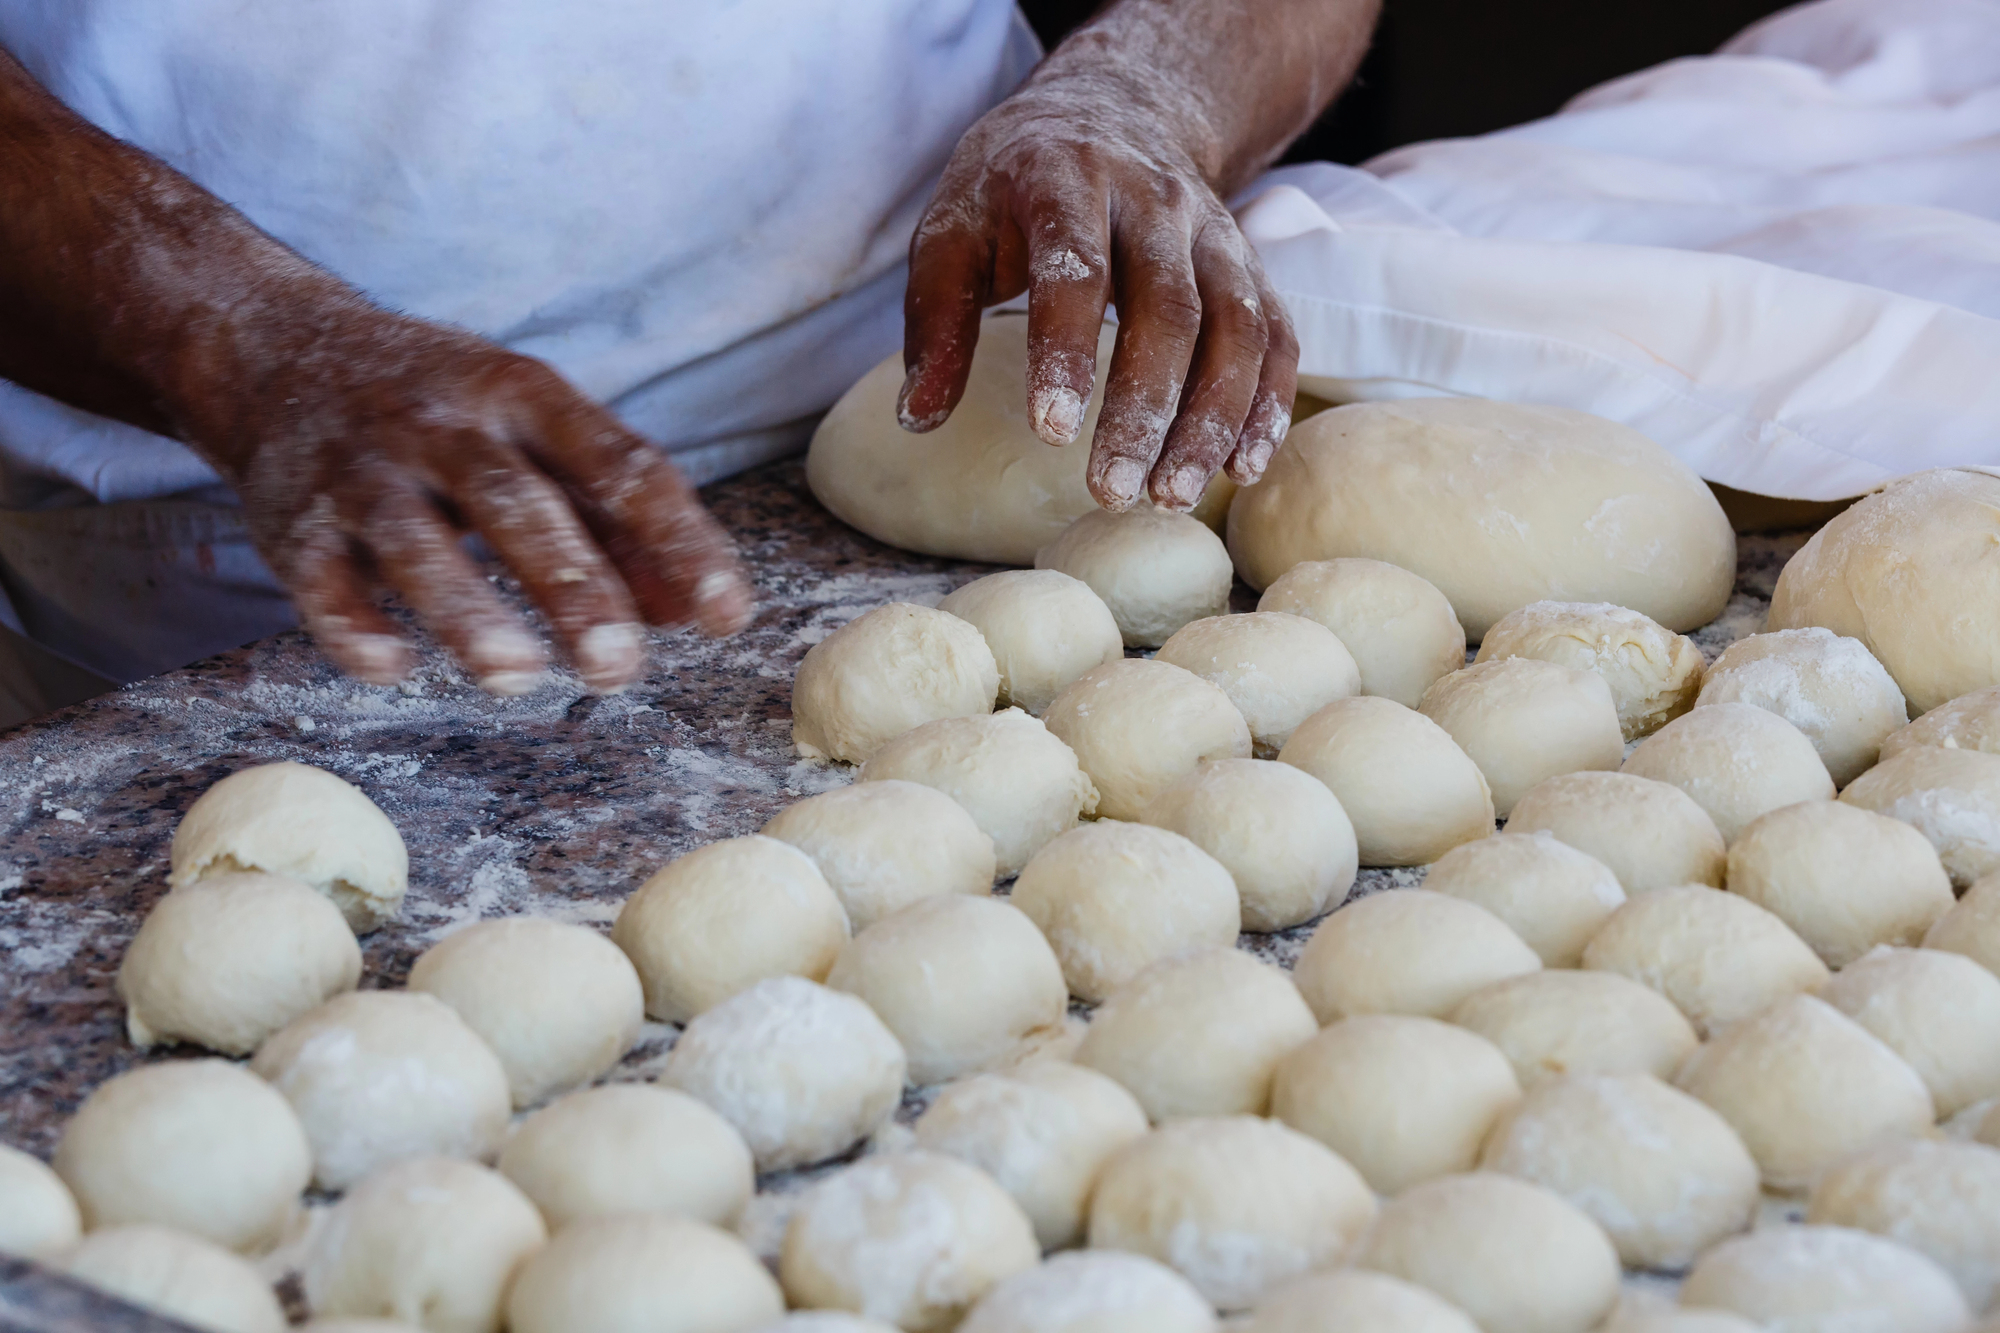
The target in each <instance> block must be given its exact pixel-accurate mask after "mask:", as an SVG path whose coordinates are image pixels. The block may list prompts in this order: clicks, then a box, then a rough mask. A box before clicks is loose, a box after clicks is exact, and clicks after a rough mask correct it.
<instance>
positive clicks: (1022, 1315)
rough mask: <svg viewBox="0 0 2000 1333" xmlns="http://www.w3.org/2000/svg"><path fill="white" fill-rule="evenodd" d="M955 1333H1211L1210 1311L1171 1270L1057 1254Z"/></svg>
mask: <svg viewBox="0 0 2000 1333" xmlns="http://www.w3.org/2000/svg"><path fill="white" fill-rule="evenodd" d="M958 1328H959V1333H1214V1330H1215V1328H1216V1322H1215V1311H1213V1310H1212V1309H1210V1308H1209V1305H1208V1302H1207V1301H1205V1300H1203V1299H1202V1295H1201V1293H1200V1292H1198V1291H1196V1290H1195V1289H1194V1288H1193V1287H1192V1286H1191V1285H1189V1283H1188V1280H1187V1279H1186V1278H1184V1277H1182V1276H1181V1275H1180V1274H1178V1273H1176V1272H1174V1270H1173V1269H1171V1268H1167V1267H1164V1266H1162V1265H1160V1264H1156V1263H1154V1262H1153V1261H1152V1260H1151V1259H1145V1258H1141V1257H1140V1256H1139V1255H1136V1254H1119V1253H1117V1252H1116V1251H1110V1250H1107V1251H1100V1252H1094V1253H1093V1252H1088V1251H1086V1252H1079V1253H1075V1254H1058V1255H1055V1256H1053V1257H1052V1258H1050V1259H1049V1261H1048V1262H1047V1263H1044V1264H1040V1265H1038V1266H1036V1267H1034V1268H1030V1269H1028V1270H1027V1271H1026V1272H1023V1273H1016V1274H1014V1276H1012V1277H1010V1278H1008V1279H1007V1280H1006V1281H1005V1282H1002V1283H1001V1284H1000V1285H999V1286H997V1287H995V1288H994V1289H993V1290H992V1291H991V1292H989V1293H987V1296H986V1299H985V1300H983V1301H981V1302H980V1303H979V1304H978V1306H977V1307H976V1308H974V1310H973V1311H972V1313H971V1315H969V1316H968V1317H967V1318H966V1321H965V1322H964V1323H962V1324H960V1325H959V1326H958Z"/></svg>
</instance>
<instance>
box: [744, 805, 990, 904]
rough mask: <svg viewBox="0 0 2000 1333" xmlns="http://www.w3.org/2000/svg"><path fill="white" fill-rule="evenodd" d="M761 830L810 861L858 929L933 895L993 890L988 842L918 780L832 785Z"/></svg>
mask: <svg viewBox="0 0 2000 1333" xmlns="http://www.w3.org/2000/svg"><path fill="white" fill-rule="evenodd" d="M919 831H921V836H912V835H913V834H916V833H918V832H919ZM759 832H761V833H762V834H763V835H764V836H765V837H767V838H776V839H777V840H778V841H780V842H788V843H790V844H791V845H792V846H794V847H796V848H798V849H799V850H800V851H802V852H804V853H805V854H806V855H807V856H810V857H811V858H812V860H813V864H814V865H816V866H818V867H819V872H820V874H821V875H823V876H825V878H826V882H827V886H828V887H829V888H831V889H832V890H833V891H834V894H835V895H836V896H837V897H839V899H840V905H841V906H842V907H843V908H845V909H846V911H847V919H848V921H849V923H851V924H852V926H853V927H854V929H856V930H863V929H866V928H867V927H869V926H871V925H873V924H875V922H877V921H879V920H881V919H882V918H883V917H885V916H887V915H888V914H889V913H891V912H893V911H895V910H896V909H897V908H899V907H908V906H909V905H910V904H911V903H913V902H915V901H917V900H918V899H919V898H928V897H930V896H931V895H932V894H937V893H971V894H985V893H991V892H992V891H993V879H994V876H995V874H996V870H997V862H996V860H995V857H994V853H993V839H992V838H990V837H988V836H987V835H986V834H985V833H984V832H982V831H981V830H980V827H979V825H978V823H977V822H975V821H974V820H973V818H972V816H971V815H969V814H967V813H966V810H965V807H964V806H962V805H960V804H959V803H958V802H957V801H954V800H952V799H951V797H949V796H947V795H945V794H944V793H943V792H941V791H939V790H937V789H936V788H935V787H926V786H924V785H923V784H922V783H919V782H905V781H903V780H902V779H900V778H891V779H887V780H885V781H881V782H857V783H855V784H854V785H853V786H849V787H836V788H834V789H833V790H832V791H829V792H821V793H820V794H819V795H818V796H809V797H807V798H806V799H805V800H803V801H800V802H798V803H797V804H795V805H788V806H786V807H785V808H784V809H783V810H780V811H779V812H778V813H777V815H776V816H774V817H773V818H772V819H771V821H770V822H769V823H767V824H765V825H764V827H763V828H762V829H760V830H759Z"/></svg>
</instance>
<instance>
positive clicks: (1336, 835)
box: [1141, 759, 1360, 930]
mask: <svg viewBox="0 0 2000 1333" xmlns="http://www.w3.org/2000/svg"><path fill="white" fill-rule="evenodd" d="M1141 818H1142V819H1143V821H1144V822H1145V823H1148V824H1151V825H1153V826H1154V827H1156V828H1163V829H1171V830H1173V831H1174V832H1175V833H1178V834H1180V835H1181V836H1182V837H1184V838H1187V839H1188V840H1189V841H1191V842H1193V843H1194V844H1195V845H1196V846H1197V847H1199V848H1201V849H1202V850H1203V851H1205V852H1207V853H1208V854H1209V855H1210V856H1212V857H1214V858H1215V859H1216V860H1217V861H1220V862H1221V863H1222V867H1223V869H1225V870H1227V871H1228V872H1229V875H1230V878H1231V879H1233V880H1235V881H1236V893H1237V897H1238V898H1239V899H1240V900H1241V902H1242V905H1243V929H1245V930H1285V929H1287V928H1289V927H1291V926H1296V925H1301V924H1303V923H1304V922H1307V921H1310V920H1312V919H1313V918H1314V917H1316V916H1318V915H1320V914H1321V913H1322V912H1324V911H1326V909H1327V908H1328V907H1330V906H1332V905H1333V904H1334V903H1337V902H1339V901H1340V900H1341V899H1342V898H1344V897H1346V896H1347V891H1348V890H1349V889H1350V888H1352V887H1354V874H1355V870H1356V868H1357V867H1358V865H1359V864H1360V863H1359V860H1358V857H1359V850H1358V847H1357V844H1356V843H1355V841H1354V825H1353V824H1352V823H1350V822H1349V821H1348V818H1347V812H1346V811H1345V810H1343V809H1341V808H1340V801H1339V799H1338V798H1337V797H1335V796H1334V794H1333V793H1332V792H1331V791H1328V790H1327V786H1326V784H1325V783H1323V782H1321V781H1320V780H1319V779H1318V778H1315V777H1314V776H1312V774H1310V773H1307V772H1306V771H1305V770H1303V769H1300V768H1294V767H1293V766H1292V765H1290V764H1278V763H1273V762H1271V761H1270V760H1268V759H1211V760H1209V761H1208V762H1207V763H1204V764H1203V765H1201V767H1199V768H1197V769H1196V770H1195V771H1194V772H1192V773H1190V774H1188V775H1187V776H1186V777H1184V778H1182V779H1181V780H1180V781H1178V782H1176V783H1174V784H1173V785H1172V786H1170V787H1168V788H1167V789H1166V790H1165V791H1162V792H1161V793H1160V794H1159V795H1158V796H1155V797H1154V798H1153V799H1152V800H1151V801H1150V802H1149V803H1148V804H1147V806H1146V809H1145V812H1144V814H1143V815H1142V816H1141Z"/></svg>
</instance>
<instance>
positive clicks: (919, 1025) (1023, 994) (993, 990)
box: [826, 894, 1069, 1084]
mask: <svg viewBox="0 0 2000 1333" xmlns="http://www.w3.org/2000/svg"><path fill="white" fill-rule="evenodd" d="M826 984H827V985H829V986H831V987H833V988H834V989H835V990H843V991H846V992H848V993H849V994H852V995H858V996H860V997H861V998H862V999H863V1000H865V1001H866V1002H867V1004H868V1007H869V1008H870V1009H873V1010H874V1011H875V1012H876V1013H877V1014H878V1015H880V1016H881V1019H882V1021H883V1023H884V1024H886V1025H887V1026H888V1028H889V1031H891V1032H893V1033H895V1034H896V1040H898V1041H900V1042H901V1043H902V1045H903V1052H904V1054H905V1055H906V1056H907V1057H908V1059H909V1070H910V1072H909V1077H910V1081H911V1082H913V1083H918V1084H924V1083H937V1082H939V1081H941V1080H943V1079H948V1078H956V1077H957V1076H958V1075H960V1074H969V1073H973V1072H976V1071H978V1070H981V1069H991V1068H994V1067H995V1066H998V1065H1001V1064H1004V1063H1006V1062H1007V1061H1008V1060H1009V1059H1011V1058H1013V1057H1014V1056H1016V1055H1018V1054H1019V1053H1020V1052H1021V1050H1022V1048H1023V1046H1024V1044H1026V1043H1030V1042H1032V1041H1033V1040H1034V1039H1035V1038H1036V1037H1037V1036H1038V1035H1039V1034H1043V1033H1044V1032H1045V1030H1046V1029H1048V1028H1052V1027H1056V1026H1058V1025H1060V1024H1061V1023H1062V1021H1063V1015H1064V1014H1065V1013H1066V1012H1067V1011H1068V1008H1069V990H1068V988H1067V987H1065V986H1064V985H1063V977H1062V965H1061V964H1060V963H1058V962H1057V961H1056V956H1055V953H1054V952H1053V951H1052V950H1051V949H1050V948H1049V944H1048V941H1047V940H1045V939H1043V938H1042V933H1041V932H1040V931H1039V930H1037V929H1035V923H1034V922H1033V921H1030V920H1029V919H1028V917H1027V916H1026V914H1025V913H1023V912H1022V911H1021V909H1020V908H1018V907H1014V906H1012V905H1011V904H1008V903H1004V902H1001V901H999V900H998V899H995V898H967V897H961V896H959V895H955V894H954V895H950V896H947V897H943V898H926V899H924V900H923V901H922V902H917V903H912V904H910V906H908V907H905V908H904V909H903V910H902V911H900V912H894V913H891V914H890V915H888V916H885V917H883V918H882V919H881V920H880V921H877V922H876V923H875V924H874V925H872V926H870V927H868V929H866V930H864V931H862V932H861V933H860V934H859V935H856V936H855V937H854V939H853V941H852V942H851V943H850V944H849V945H848V946H847V947H846V948H845V949H842V950H841V951H840V959H839V961H837V962H836V963H835V964H834V965H833V971H832V972H830V973H828V974H827V978H826Z"/></svg>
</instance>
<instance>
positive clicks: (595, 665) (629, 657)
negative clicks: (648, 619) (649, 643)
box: [576, 622, 645, 694]
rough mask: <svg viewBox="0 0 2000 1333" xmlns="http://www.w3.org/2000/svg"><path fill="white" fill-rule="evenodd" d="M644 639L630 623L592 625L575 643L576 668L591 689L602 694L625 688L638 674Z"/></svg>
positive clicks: (642, 655) (642, 656)
mask: <svg viewBox="0 0 2000 1333" xmlns="http://www.w3.org/2000/svg"><path fill="white" fill-rule="evenodd" d="M644 655H645V639H644V637H643V636H642V635H641V633H640V630H639V627H638V626H637V625H634V624H632V623H630V622H621V623H618V624H611V625H592V626H591V627H590V628H589V629H587V630H585V631H584V632H583V634H582V635H581V636H580V637H579V638H578V639H577V641H576V669H577V670H578V671H579V672H581V673H582V675H583V679H584V681H585V683H586V684H588V685H589V686H590V687H591V688H592V689H594V690H598V691H600V692H602V693H605V694H612V693H616V692H617V691H619V690H622V689H624V688H625V686H626V684H627V683H628V682H629V681H630V680H631V679H632V677H633V676H635V675H637V674H638V671H639V664H640V662H641V661H642V660H643V659H644Z"/></svg>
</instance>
